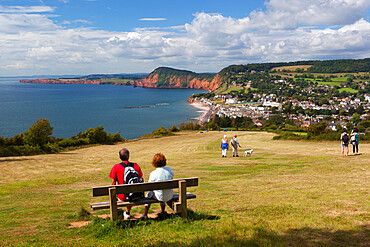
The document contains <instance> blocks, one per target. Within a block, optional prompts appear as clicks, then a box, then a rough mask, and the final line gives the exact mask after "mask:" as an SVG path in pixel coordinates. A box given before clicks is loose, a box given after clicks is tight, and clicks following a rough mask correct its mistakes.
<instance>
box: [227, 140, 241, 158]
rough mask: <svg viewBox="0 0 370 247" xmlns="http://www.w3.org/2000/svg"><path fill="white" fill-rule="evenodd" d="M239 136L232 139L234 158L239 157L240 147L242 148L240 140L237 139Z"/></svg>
mask: <svg viewBox="0 0 370 247" xmlns="http://www.w3.org/2000/svg"><path fill="white" fill-rule="evenodd" d="M236 137H237V135H234V137H233V139H231V141H230V144H231V147H232V148H233V157H239V155H238V147H240V148H241V147H242V146H240V144H239V142H238V139H236Z"/></svg>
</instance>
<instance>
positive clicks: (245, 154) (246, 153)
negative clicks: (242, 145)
mask: <svg viewBox="0 0 370 247" xmlns="http://www.w3.org/2000/svg"><path fill="white" fill-rule="evenodd" d="M252 153H253V149H250V150H246V151H245V152H244V155H243V157H247V155H248V154H249V156H250V157H252Z"/></svg>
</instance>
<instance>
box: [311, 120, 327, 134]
mask: <svg viewBox="0 0 370 247" xmlns="http://www.w3.org/2000/svg"><path fill="white" fill-rule="evenodd" d="M327 126H328V123H326V122H320V123H317V124H311V125H310V126H309V127H308V130H307V132H308V133H311V134H314V135H319V134H322V133H324V131H325V129H326V127H327Z"/></svg>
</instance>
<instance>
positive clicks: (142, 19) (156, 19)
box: [139, 18, 167, 21]
mask: <svg viewBox="0 0 370 247" xmlns="http://www.w3.org/2000/svg"><path fill="white" fill-rule="evenodd" d="M166 20H167V19H166V18H141V19H139V21H166Z"/></svg>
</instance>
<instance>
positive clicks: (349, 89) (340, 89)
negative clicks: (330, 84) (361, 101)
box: [338, 87, 358, 93]
mask: <svg viewBox="0 0 370 247" xmlns="http://www.w3.org/2000/svg"><path fill="white" fill-rule="evenodd" d="M338 91H339V92H340V93H341V92H343V91H346V92H349V93H358V90H356V89H353V88H348V87H347V88H339V89H338Z"/></svg>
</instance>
